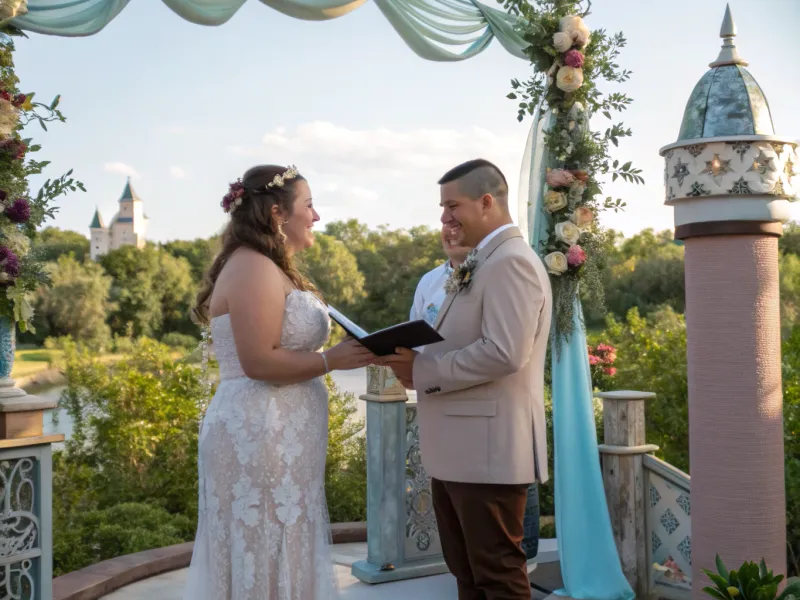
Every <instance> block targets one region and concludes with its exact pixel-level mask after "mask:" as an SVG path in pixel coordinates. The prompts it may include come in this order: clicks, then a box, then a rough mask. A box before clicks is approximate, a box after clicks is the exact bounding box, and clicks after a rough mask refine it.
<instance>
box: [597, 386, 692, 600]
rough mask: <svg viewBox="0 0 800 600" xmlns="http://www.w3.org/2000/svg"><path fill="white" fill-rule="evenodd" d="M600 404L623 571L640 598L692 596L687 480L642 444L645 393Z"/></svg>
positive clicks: (611, 396)
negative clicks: (601, 406) (601, 405)
mask: <svg viewBox="0 0 800 600" xmlns="http://www.w3.org/2000/svg"><path fill="white" fill-rule="evenodd" d="M597 397H598V398H600V399H601V400H602V402H603V431H604V440H603V441H604V443H603V444H600V446H599V450H600V455H601V458H602V464H603V482H604V485H605V490H606V499H607V500H608V510H609V514H610V517H611V526H612V528H613V530H614V539H615V541H616V543H617V550H618V551H619V556H620V561H621V562H622V569H623V572H624V573H625V576H626V577H627V579H628V581H629V582H630V584H631V587H633V589H634V591H635V592H636V597H637V598H639V599H643V600H644V599H647V600H650V599H654V598H667V599H669V600H685V599H688V598H689V597H690V596H691V579H692V533H691V494H690V479H689V476H688V475H687V474H686V473H683V472H682V471H680V470H678V469H676V468H675V467H673V466H672V465H670V464H668V463H666V462H664V461H662V460H660V459H658V458H656V457H655V456H652V455H651V454H650V453H652V452H655V451H657V450H658V446H655V445H653V444H648V443H647V442H646V439H645V402H646V401H647V400H650V399H652V398H654V397H655V395H654V394H651V393H648V392H633V391H615V392H607V393H601V394H598V395H597Z"/></svg>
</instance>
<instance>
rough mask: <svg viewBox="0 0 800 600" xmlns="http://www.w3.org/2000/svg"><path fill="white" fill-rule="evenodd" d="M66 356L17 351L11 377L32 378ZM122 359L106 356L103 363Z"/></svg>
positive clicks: (57, 352)
mask: <svg viewBox="0 0 800 600" xmlns="http://www.w3.org/2000/svg"><path fill="white" fill-rule="evenodd" d="M63 356H64V353H63V352H62V351H61V350H47V349H45V348H31V349H25V350H17V352H16V353H15V355H14V369H13V370H12V371H11V377H13V378H15V379H16V378H19V377H30V376H31V375H36V374H37V373H41V372H42V371H46V370H47V369H50V368H51V367H52V366H53V364H54V363H56V362H58V360H59V359H61V358H62V357H63ZM121 358H122V355H121V354H104V355H102V356H101V357H100V361H101V362H114V361H116V360H119V359H121Z"/></svg>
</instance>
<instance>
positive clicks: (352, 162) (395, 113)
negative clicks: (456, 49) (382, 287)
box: [15, 0, 800, 241]
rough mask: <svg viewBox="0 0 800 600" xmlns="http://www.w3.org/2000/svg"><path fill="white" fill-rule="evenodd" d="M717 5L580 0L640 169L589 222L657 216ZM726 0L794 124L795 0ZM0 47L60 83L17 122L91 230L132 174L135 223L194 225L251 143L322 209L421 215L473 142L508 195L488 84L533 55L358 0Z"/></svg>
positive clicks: (23, 67) (496, 91)
mask: <svg viewBox="0 0 800 600" xmlns="http://www.w3.org/2000/svg"><path fill="white" fill-rule="evenodd" d="M486 2H487V3H489V4H491V1H490V0H486ZM645 4H646V6H645ZM724 10H725V1H724V0H669V1H668V2H657V3H656V2H652V3H651V2H647V3H644V2H642V1H641V0H594V2H593V5H592V14H591V15H590V16H589V17H588V19H587V23H588V25H589V26H590V27H591V28H592V29H598V28H602V29H606V30H607V31H609V32H616V31H622V32H624V34H625V36H626V38H627V39H628V46H627V47H626V48H625V49H624V50H623V53H622V55H621V57H620V60H619V63H620V66H621V67H623V68H626V69H629V70H631V71H633V75H632V78H631V80H630V81H629V82H628V83H626V84H624V86H622V87H621V88H611V87H606V88H604V91H613V90H617V89H621V90H623V91H625V92H626V93H627V94H628V95H629V96H631V97H632V98H633V99H634V104H633V105H632V106H631V107H630V109H629V110H628V111H627V112H625V113H623V114H622V117H621V119H622V120H623V121H624V123H625V125H626V126H628V127H630V128H631V129H632V130H633V134H634V136H633V138H631V139H627V140H624V141H623V142H621V144H620V148H619V150H618V151H616V154H615V157H616V158H620V159H622V160H623V161H627V160H633V161H634V165H635V166H637V167H639V168H640V169H642V171H643V176H644V177H645V181H646V183H645V185H643V186H635V185H629V184H624V183H621V182H620V183H615V184H613V185H611V184H610V185H608V186H606V190H605V191H606V193H607V195H612V196H614V197H619V198H622V199H623V200H625V201H626V202H627V205H628V207H627V209H626V210H625V212H623V213H617V214H615V213H604V214H603V215H601V222H602V223H603V224H604V225H606V226H608V227H613V228H615V229H617V230H620V231H622V232H623V233H625V234H626V235H631V234H633V233H635V232H637V231H639V230H641V229H643V228H646V227H653V228H655V229H657V230H662V229H671V228H672V227H673V222H672V210H671V209H670V208H667V207H665V206H664V205H663V201H664V190H663V168H664V167H663V159H662V158H661V157H660V156H659V154H658V149H659V148H660V147H662V146H664V145H666V144H669V143H671V142H673V141H675V140H676V139H677V135H678V130H679V127H680V121H681V118H682V114H683V109H684V107H685V104H686V101H687V100H688V98H689V94H690V93H691V91H692V89H693V87H694V85H695V84H696V83H697V81H698V80H699V79H700V77H701V76H702V75H703V74H704V73H705V71H706V70H707V69H708V63H710V62H711V61H713V60H714V59H715V58H716V56H717V54H718V51H719V47H720V43H721V40H720V38H719V37H718V36H719V27H720V24H721V22H722V17H723V14H724ZM731 10H732V12H733V17H734V20H735V22H736V24H737V26H738V37H737V38H736V42H737V47H738V48H739V52H740V54H741V55H742V56H743V57H744V58H745V59H746V60H747V61H749V63H750V66H749V67H748V69H749V70H750V72H751V73H752V74H753V75H754V76H755V78H756V79H757V81H758V82H759V84H760V85H761V87H762V89H763V90H764V92H765V93H766V96H767V98H768V100H769V103H770V107H771V111H772V117H773V121H774V123H775V129H776V134H778V135H781V136H785V137H788V138H789V139H792V140H795V139H797V140H800V106H799V105H798V101H797V99H798V98H800V77H798V76H797V64H798V62H800V51H798V49H797V48H798V44H797V41H798V37H799V36H800V2H798V1H797V0H732V2H731ZM15 60H16V66H17V74H18V76H19V78H20V80H21V84H20V87H21V89H22V91H25V92H31V91H33V92H36V94H37V99H39V100H43V101H49V100H50V99H51V98H52V97H53V96H55V95H56V94H61V95H62V101H61V105H60V108H61V110H62V111H63V112H64V114H65V115H66V117H67V119H68V120H67V123H65V124H53V125H52V126H51V127H50V128H49V131H48V132H47V133H44V132H42V131H40V130H37V129H38V126H35V127H36V128H35V129H34V128H32V129H31V131H30V132H29V133H28V134H27V135H33V136H34V139H35V141H36V143H41V144H42V145H43V150H42V151H41V152H40V153H39V154H38V155H35V156H36V158H37V159H38V160H43V159H47V160H51V161H52V164H51V165H50V167H48V169H47V171H46V172H45V176H49V177H56V176H58V175H60V174H61V173H62V172H64V171H66V170H68V169H70V168H72V169H74V173H75V176H76V177H77V178H78V179H80V180H81V181H83V183H84V184H85V185H86V188H87V192H86V193H80V192H77V193H74V194H71V195H69V196H68V197H66V198H63V199H61V200H60V201H59V206H60V211H59V213H58V214H57V217H56V219H55V221H53V222H51V223H50V224H52V225H55V226H57V227H61V228H63V229H71V230H74V231H78V232H80V233H83V234H85V235H88V232H89V231H88V226H89V223H90V221H91V219H92V216H93V214H94V209H95V207H99V208H100V211H101V213H102V215H103V217H104V218H105V220H106V222H108V221H109V220H110V218H111V217H112V216H113V215H114V213H115V212H116V210H117V201H118V199H119V196H120V194H121V192H122V189H123V187H124V185H125V179H126V177H127V176H130V177H131V181H132V184H133V186H134V189H135V190H136V191H137V192H138V194H139V196H140V197H141V198H142V199H143V200H144V202H145V212H146V214H147V216H148V217H149V222H148V233H147V237H148V239H151V240H154V241H168V240H173V239H193V238H196V237H207V236H210V235H212V234H214V233H217V232H219V231H220V230H221V229H222V227H223V226H224V224H225V219H226V217H225V215H224V213H223V212H222V210H221V208H220V206H219V202H220V200H221V199H222V196H223V195H224V194H225V193H226V192H227V186H228V183H229V182H231V181H234V180H235V179H236V178H237V177H240V176H241V175H242V174H243V173H244V171H246V170H247V169H248V168H249V167H251V166H253V165H255V164H264V163H272V164H275V163H277V164H290V163H295V164H297V166H298V168H299V169H300V171H301V172H302V173H303V174H304V175H305V176H306V177H307V178H308V179H309V183H310V185H311V189H312V193H313V195H314V199H315V205H316V207H317V210H318V212H319V213H320V215H321V218H322V223H321V225H323V226H324V224H325V223H326V222H330V221H334V220H340V219H349V218H357V219H359V220H361V221H362V222H365V223H367V224H368V225H370V226H371V227H377V226H379V225H383V224H385V225H388V226H389V227H392V228H401V227H404V228H407V227H411V226H414V225H427V226H430V227H438V224H439V208H438V203H439V190H438V186H437V185H436V181H437V179H438V178H439V176H440V175H441V174H443V173H444V172H445V171H446V170H447V169H449V168H450V167H452V166H455V165H456V164H458V163H460V162H463V161H464V160H469V159H471V158H477V157H482V158H486V159H489V160H491V161H493V162H495V163H496V164H497V165H498V166H499V167H500V168H501V169H502V170H503V171H504V172H505V174H506V175H507V177H508V179H509V183H510V186H511V198H512V199H516V197H517V196H516V188H517V181H518V179H519V172H520V166H521V159H522V153H523V150H524V146H525V141H526V137H527V134H528V129H529V127H530V124H531V121H530V119H527V120H526V121H524V122H523V123H519V122H517V119H516V103H515V102H513V101H511V100H508V99H506V97H505V96H506V94H507V93H508V92H509V91H510V83H509V82H510V80H511V79H512V78H520V79H524V78H527V77H528V75H529V74H530V73H531V67H530V65H529V64H528V63H526V62H525V61H523V60H520V59H518V58H515V57H513V56H511V55H510V54H508V53H506V51H505V50H504V49H503V48H502V47H501V46H500V45H499V44H498V43H496V42H495V43H493V44H492V46H491V47H490V48H489V49H488V50H487V51H485V52H483V53H482V54H480V55H478V56H477V57H474V58H472V59H469V60H466V61H461V62H456V63H435V62H429V61H425V60H423V59H421V58H419V57H418V56H417V55H415V54H414V53H413V52H412V51H411V50H410V49H409V48H408V47H406V46H405V44H404V42H403V41H402V39H401V38H400V37H399V35H397V34H396V33H395V31H394V30H393V29H392V27H391V26H390V25H389V23H388V21H386V19H385V18H384V17H383V15H382V14H381V13H380V11H379V10H378V9H377V7H376V6H374V5H373V4H372V3H370V2H367V3H366V4H364V5H363V6H362V7H361V8H359V9H357V10H355V11H354V12H352V13H350V14H349V15H346V16H344V17H340V18H338V19H334V20H332V21H324V22H307V21H300V20H295V19H292V18H290V17H287V16H284V15H282V14H281V13H279V12H277V11H275V10H272V9H270V8H268V7H267V6H265V5H263V4H261V3H260V2H257V1H256V0H249V1H248V2H246V3H245V5H244V7H243V8H242V9H241V10H240V11H239V12H238V13H237V14H236V15H235V16H234V17H233V18H232V19H231V20H230V21H229V22H228V23H226V24H224V25H222V26H219V27H203V26H200V25H194V24H192V23H189V22H187V21H184V20H182V19H181V18H180V17H178V16H177V15H175V14H174V13H173V12H172V11H170V10H169V9H168V8H167V7H166V6H165V5H164V4H162V3H161V2H156V1H155V0H137V1H134V2H131V3H130V4H129V5H128V7H127V8H126V9H125V10H124V11H123V12H122V14H121V15H120V16H119V17H118V18H117V19H116V20H114V21H112V23H111V24H110V25H109V26H108V27H106V28H105V29H104V30H103V31H101V32H100V33H99V34H97V35H94V36H90V37H87V38H59V37H50V36H41V35H36V34H32V35H31V38H30V39H27V40H25V39H23V40H20V41H18V43H17V52H16V57H15ZM616 120H618V119H616V117H615V121H616ZM594 123H595V124H596V125H597V126H598V127H602V128H605V127H606V123H607V121H606V120H605V119H604V118H603V117H600V118H599V119H595V120H594ZM40 184H41V180H33V181H32V188H33V190H34V191H36V190H37V189H38V187H39V185H40ZM795 209H796V212H795V216H796V217H800V206H797V207H795ZM512 213H516V211H513V210H512Z"/></svg>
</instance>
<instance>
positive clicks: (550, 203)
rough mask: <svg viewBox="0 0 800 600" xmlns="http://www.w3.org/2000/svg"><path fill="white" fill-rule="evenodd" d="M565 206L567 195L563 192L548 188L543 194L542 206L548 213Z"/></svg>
mask: <svg viewBox="0 0 800 600" xmlns="http://www.w3.org/2000/svg"><path fill="white" fill-rule="evenodd" d="M565 206H567V196H566V195H565V194H564V193H563V192H556V191H553V190H550V191H549V192H547V193H546V194H545V196H544V208H545V210H546V211H547V212H549V213H554V212H556V211H557V210H561V209H562V208H564V207H565Z"/></svg>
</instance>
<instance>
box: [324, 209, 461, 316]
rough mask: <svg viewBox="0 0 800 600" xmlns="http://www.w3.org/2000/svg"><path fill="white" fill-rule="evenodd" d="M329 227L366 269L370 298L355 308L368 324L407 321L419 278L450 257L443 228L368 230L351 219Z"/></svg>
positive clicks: (365, 284)
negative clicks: (443, 243) (445, 247)
mask: <svg viewBox="0 0 800 600" xmlns="http://www.w3.org/2000/svg"><path fill="white" fill-rule="evenodd" d="M326 231H328V232H329V233H331V234H334V233H335V234H337V235H341V236H342V238H340V239H342V241H343V242H344V244H345V245H346V246H347V247H348V249H349V250H350V251H351V252H352V253H353V254H355V256H356V260H357V262H358V268H359V270H360V271H361V272H362V273H363V275H364V290H365V292H366V298H365V299H364V300H363V301H362V302H360V303H359V305H358V306H357V308H356V309H354V311H353V312H354V315H355V317H356V319H357V320H358V322H359V324H360V325H361V326H362V327H364V328H365V329H367V330H374V329H380V328H382V327H388V326H390V325H395V324H397V323H399V322H402V321H406V320H407V319H408V313H409V311H410V310H411V304H412V302H413V300H414V291H415V290H416V287H417V283H419V280H420V279H421V278H422V276H423V275H424V274H425V273H427V272H428V271H430V270H431V269H433V268H434V267H436V266H437V265H438V264H441V263H442V262H443V261H444V260H445V259H446V257H445V254H444V251H443V250H442V243H441V238H440V235H439V232H438V231H432V230H430V229H428V228H427V227H414V228H412V229H410V230H408V231H405V230H402V229H399V230H390V229H388V228H386V227H380V228H378V230H377V231H368V230H367V229H366V226H364V225H362V224H360V223H358V222H357V221H355V220H351V221H348V222H346V223H332V224H330V225H329V226H328V229H327V230H326Z"/></svg>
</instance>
